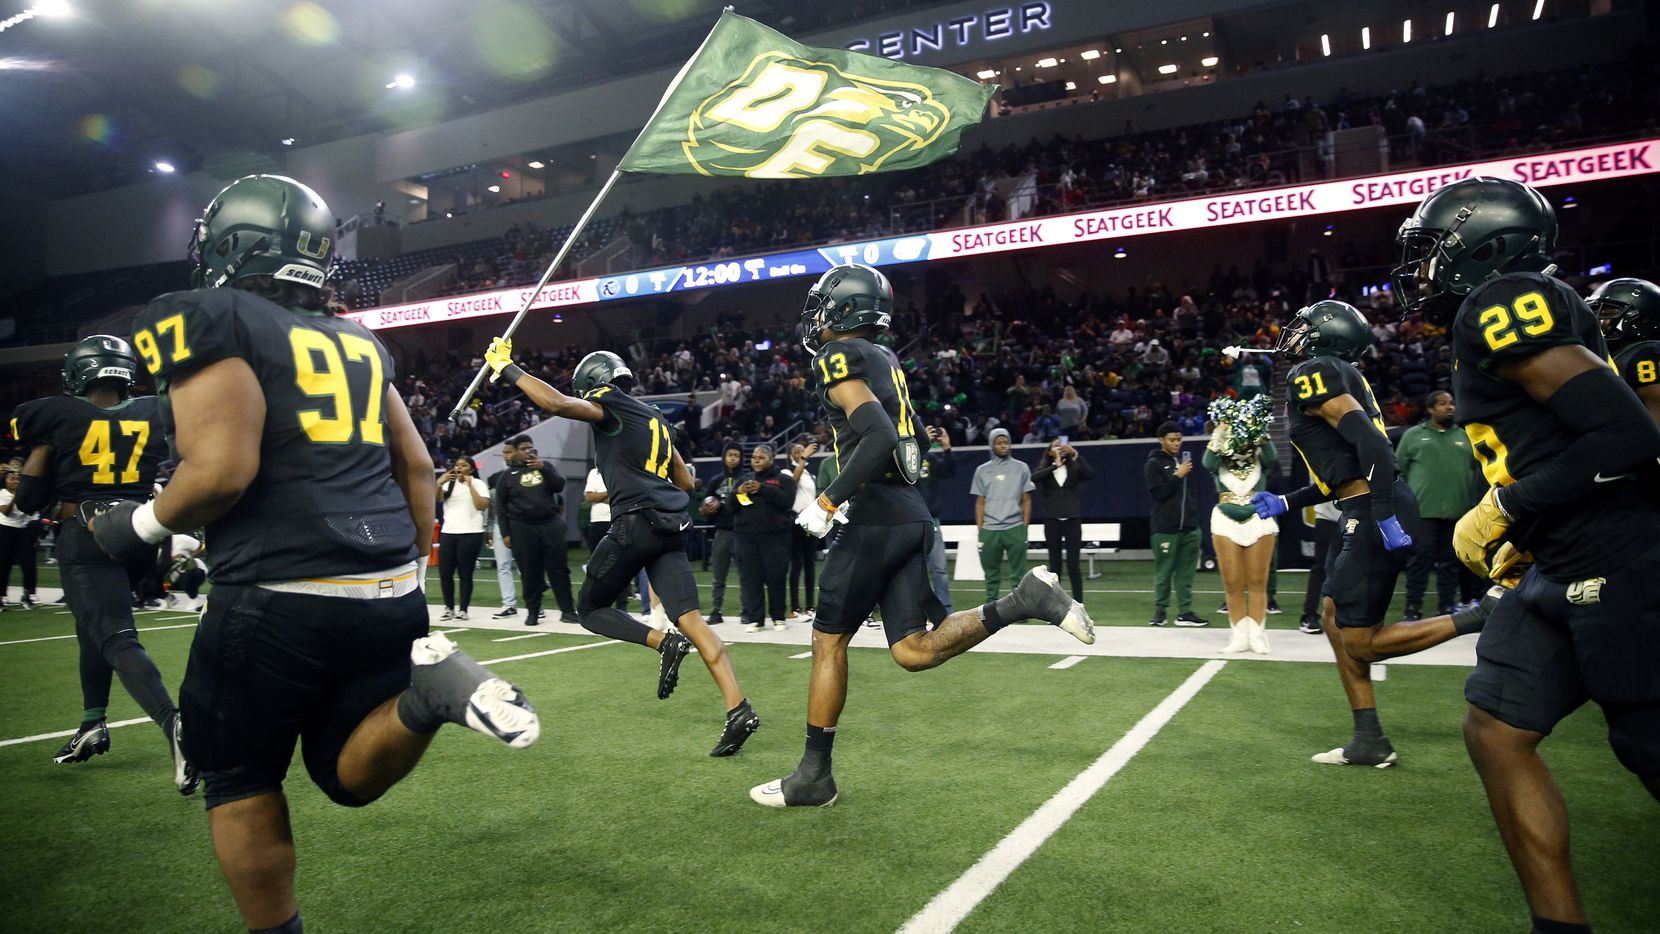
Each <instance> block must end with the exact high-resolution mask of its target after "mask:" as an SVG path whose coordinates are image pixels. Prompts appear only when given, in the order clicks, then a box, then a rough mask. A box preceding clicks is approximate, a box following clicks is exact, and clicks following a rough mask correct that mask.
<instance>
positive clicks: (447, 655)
mask: <svg viewBox="0 0 1660 934" xmlns="http://www.w3.org/2000/svg"><path fill="white" fill-rule="evenodd" d="M409 657H410V660H411V661H413V662H414V663H415V668H414V672H413V676H412V677H411V679H410V685H409V690H410V691H411V692H416V697H417V698H419V699H420V702H423V703H424V704H425V705H426V706H427V708H428V709H429V710H432V711H434V712H436V713H438V714H439V715H440V716H442V717H443V718H444V719H445V720H448V721H450V722H451V723H459V724H462V725H463V726H466V727H468V728H470V729H473V730H477V731H478V732H480V733H483V734H484V735H486V736H492V737H495V738H496V739H499V740H501V741H502V742H503V743H506V744H507V745H508V746H509V747H510V748H513V749H523V748H525V747H526V746H529V745H530V744H532V743H534V742H536V740H537V738H538V737H540V736H541V735H542V723H541V720H540V718H538V717H537V716H536V708H534V707H532V706H531V704H530V701H529V700H528V699H527V698H526V697H525V696H524V694H523V692H521V691H520V690H519V689H518V688H517V687H514V686H513V685H512V684H510V683H508V682H507V681H506V680H504V679H502V678H498V677H496V676H495V675H494V674H492V673H491V671H490V669H488V668H485V667H484V666H483V665H480V664H479V663H478V662H476V661H474V660H473V658H472V657H471V656H470V655H468V654H467V653H465V652H463V651H461V650H460V649H459V648H457V647H456V644H455V643H454V642H452V641H450V638H449V637H448V636H446V635H444V634H443V633H433V634H432V635H430V636H425V637H423V638H420V639H416V640H415V642H414V644H413V645H411V646H410V651H409ZM413 699H415V698H412V700H413Z"/></svg>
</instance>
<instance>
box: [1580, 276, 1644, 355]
mask: <svg viewBox="0 0 1660 934" xmlns="http://www.w3.org/2000/svg"><path fill="white" fill-rule="evenodd" d="M1585 304H1586V305H1589V306H1590V308H1591V310H1592V311H1594V312H1596V313H1597V320H1598V322H1599V323H1600V324H1601V325H1602V336H1603V337H1605V338H1607V339H1608V341H1609V343H1615V344H1623V343H1625V342H1626V341H1654V340H1660V286H1656V285H1655V284H1654V283H1652V282H1649V281H1648V280H1646V279H1609V280H1608V281H1607V282H1604V283H1603V284H1602V285H1599V286H1597V290H1596V291H1595V292H1592V293H1591V296H1590V297H1589V298H1587V299H1585Z"/></svg>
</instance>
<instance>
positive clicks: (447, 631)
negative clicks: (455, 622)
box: [432, 626, 472, 636]
mask: <svg viewBox="0 0 1660 934" xmlns="http://www.w3.org/2000/svg"><path fill="white" fill-rule="evenodd" d="M458 632H472V630H471V629H468V628H467V627H465V626H463V627H461V628H460V629H434V630H433V631H432V634H433V635H435V636H453V635H455V634H456V633H458Z"/></svg>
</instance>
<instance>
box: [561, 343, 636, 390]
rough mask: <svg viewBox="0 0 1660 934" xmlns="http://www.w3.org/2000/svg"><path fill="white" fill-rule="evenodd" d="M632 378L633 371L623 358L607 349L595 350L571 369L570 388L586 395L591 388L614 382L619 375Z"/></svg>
mask: <svg viewBox="0 0 1660 934" xmlns="http://www.w3.org/2000/svg"><path fill="white" fill-rule="evenodd" d="M624 376H626V377H628V378H629V379H633V378H634V371H633V370H631V369H629V368H628V364H626V363H624V362H623V359H622V358H621V357H619V356H617V355H616V354H614V353H612V352H611V351H609V350H596V351H594V352H593V353H591V354H589V355H587V356H586V357H583V358H582V359H581V360H580V361H579V362H578V363H577V365H576V369H575V370H573V371H571V388H572V389H575V390H576V394H577V395H579V396H585V395H587V394H588V393H589V392H590V391H591V390H594V389H597V388H599V387H600V386H604V385H605V384H606V383H610V382H615V381H616V380H617V379H618V378H619V377H624Z"/></svg>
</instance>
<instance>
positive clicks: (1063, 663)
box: [1049, 655, 1089, 671]
mask: <svg viewBox="0 0 1660 934" xmlns="http://www.w3.org/2000/svg"><path fill="white" fill-rule="evenodd" d="M1088 657H1089V656H1088V655H1068V656H1067V657H1065V658H1063V659H1061V660H1060V661H1058V662H1056V663H1055V664H1053V665H1050V666H1049V667H1050V668H1053V669H1055V670H1056V671H1060V670H1062V669H1065V668H1071V667H1072V666H1073V665H1076V664H1078V663H1079V662H1081V661H1083V660H1084V659H1086V658H1088Z"/></svg>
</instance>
